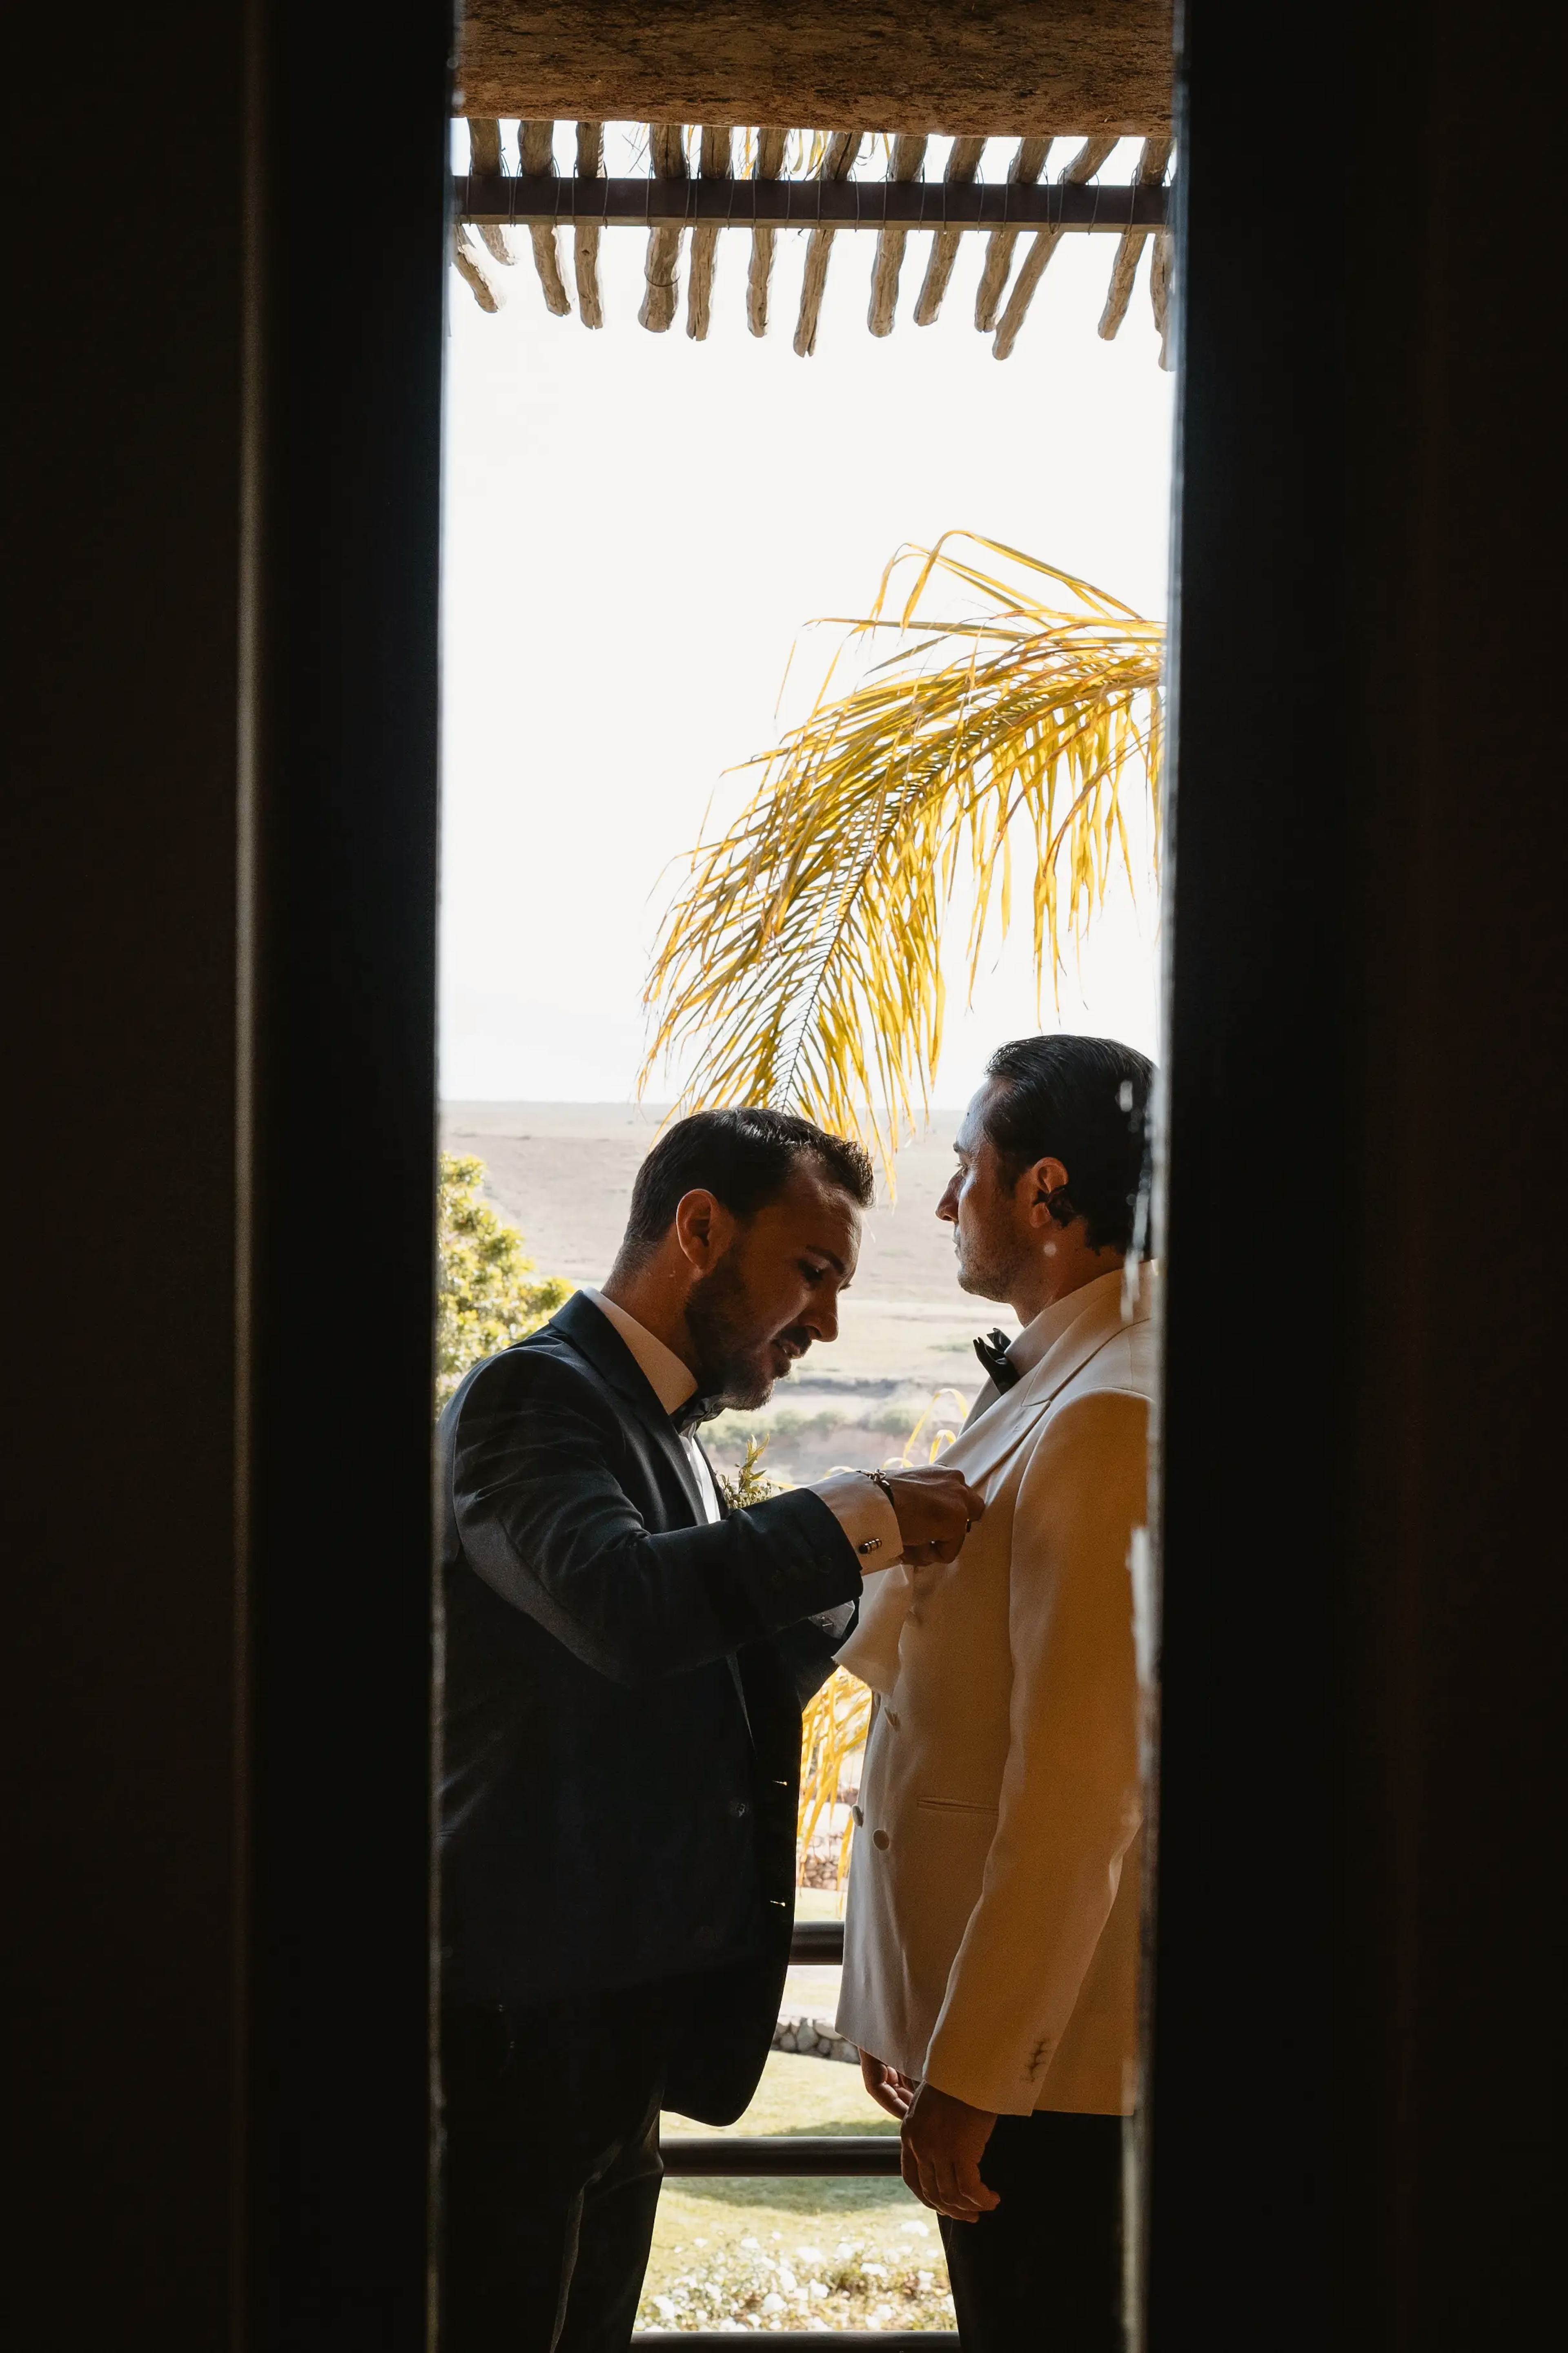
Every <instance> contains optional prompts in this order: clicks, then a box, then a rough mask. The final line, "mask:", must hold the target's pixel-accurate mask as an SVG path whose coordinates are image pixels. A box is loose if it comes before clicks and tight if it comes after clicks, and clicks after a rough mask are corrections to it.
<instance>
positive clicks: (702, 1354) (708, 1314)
mask: <svg viewBox="0 0 1568 2353" xmlns="http://www.w3.org/2000/svg"><path fill="white" fill-rule="evenodd" d="M686 1328H687V1330H688V1331H689V1333H690V1335H691V1337H692V1341H693V1343H694V1345H695V1346H696V1350H697V1358H698V1362H697V1389H698V1395H699V1397H700V1399H701V1401H702V1405H703V1408H704V1409H705V1411H704V1415H703V1419H710V1418H711V1415H712V1414H715V1413H719V1412H721V1411H722V1409H724V1407H726V1406H731V1407H733V1408H734V1409H736V1410H737V1411H739V1412H742V1413H746V1412H750V1411H751V1410H752V1408H753V1407H756V1406H759V1405H766V1403H767V1401H768V1399H769V1398H770V1397H771V1396H772V1395H773V1383H774V1382H775V1381H776V1380H777V1378H778V1374H777V1372H776V1371H775V1369H774V1367H773V1356H772V1349H773V1341H774V1340H775V1339H780V1340H785V1339H787V1340H788V1341H790V1342H791V1344H792V1345H794V1346H795V1348H796V1350H797V1351H798V1352H799V1354H801V1355H803V1356H804V1354H805V1350H806V1349H807V1348H808V1347H809V1346H810V1345H811V1335H810V1333H809V1332H804V1331H801V1330H799V1329H797V1328H795V1327H794V1326H792V1327H791V1329H790V1330H789V1331H787V1332H781V1333H772V1332H769V1333H759V1331H758V1330H757V1320H756V1310H755V1308H753V1307H752V1305H751V1303H750V1301H749V1299H748V1297H747V1293H746V1285H745V1280H744V1277H743V1276H742V1272H741V1270H740V1268H739V1267H738V1266H736V1265H735V1264H734V1262H733V1260H732V1258H724V1259H721V1260H720V1261H719V1264H718V1265H717V1266H716V1267H714V1268H713V1269H712V1271H710V1273H708V1274H705V1275H703V1276H702V1277H701V1278H700V1280H699V1281H698V1282H696V1283H695V1284H694V1285H693V1287H692V1290H691V1294H690V1296H689V1299H688V1300H687V1303H686Z"/></svg>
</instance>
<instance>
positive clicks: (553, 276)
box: [518, 122, 572, 319]
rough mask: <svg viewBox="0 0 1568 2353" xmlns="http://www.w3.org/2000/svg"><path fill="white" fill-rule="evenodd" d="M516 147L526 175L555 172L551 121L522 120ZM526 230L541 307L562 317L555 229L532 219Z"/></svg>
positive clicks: (565, 307)
mask: <svg viewBox="0 0 1568 2353" xmlns="http://www.w3.org/2000/svg"><path fill="white" fill-rule="evenodd" d="M518 150H519V153H520V155H521V161H522V169H523V174H524V176H525V177H526V178H528V179H531V180H547V179H551V178H552V177H553V176H554V172H555V125H554V123H553V122H525V123H523V124H522V125H521V129H520V132H519V137H518ZM528 234H529V238H530V241H531V244H532V247H533V266H534V268H535V269H536V270H537V271H538V272H539V283H540V285H541V287H542V289H543V292H544V307H545V309H546V310H547V311H551V312H552V315H553V316H554V317H555V318H557V319H564V318H565V317H566V315H567V313H568V312H569V311H570V310H571V308H572V304H571V301H570V299H569V298H568V296H567V292H566V287H565V283H564V281H563V279H562V276H561V256H560V254H559V253H558V252H557V251H556V247H555V231H554V230H553V229H552V228H551V227H547V225H546V224H545V223H544V222H543V221H535V222H534V223H533V224H532V226H531V228H530V229H529V232H528Z"/></svg>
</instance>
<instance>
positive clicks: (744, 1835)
mask: <svg viewBox="0 0 1568 2353" xmlns="http://www.w3.org/2000/svg"><path fill="white" fill-rule="evenodd" d="M439 1460H440V1480H441V1488H442V1492H443V1494H444V1499H445V1513H444V1517H445V1534H444V1541H443V1545H442V1579H441V1583H442V1614H443V1621H444V1651H445V1665H444V1689H445V1702H444V1710H443V1718H444V1720H443V1734H442V1738H443V1758H442V1786H441V1895H442V1939H441V1941H442V1950H443V1979H442V1982H443V1993H444V1996H445V1998H446V1999H447V2000H448V2001H455V2002H458V2003H471V2002H487V2003H488V2002H502V2001H504V2002H528V2001H536V2000H549V1999H552V1998H554V1997H558V1996H560V1995H562V1994H563V1993H571V1992H577V1991H581V1990H584V1989H587V1988H590V1987H599V1988H607V1987H615V1986H621V1985H637V1984H641V1983H646V1982H647V1981H648V1980H650V1979H653V1978H664V1977H670V1976H676V1975H679V1974H680V1973H683V1972H686V1971H689V1970H692V1969H702V1970H704V1971H706V1972H710V1978H709V1982H708V1983H707V1984H706V1985H705V1986H704V1988H703V1989H702V1990H703V2000H702V2003H701V2008H700V2013H699V2014H698V2015H695V2016H694V2017H693V2020H692V2028H693V2031H692V2034H691V2036H690V2037H689V2038H686V2037H682V2038H681V2047H680V2052H678V2062H677V2067H676V2072H675V2075H674V2077H673V2078H672V2082H671V2085H670V2091H669V2099H670V2104H671V2105H674V2106H678V2107H679V2108H681V2109H682V2110H683V2111H684V2112H685V2113H686V2114H689V2115H693V2116H702V2117H704V2118H706V2119H709V2120H710V2121H713V2122H725V2121H728V2120H730V2118H731V2117H732V2116H736V2115H738V2114H739V2113H740V2111H741V2109H742V2107H743V2106H744V2105H745V2103H746V2101H747V2100H748V2099H749V2098H750V2096H751V2093H752V2089H753V2088H754V2085H755V2083H756V2079H757V2076H758V2074H759V2073H761V2069H762V2063H763V2058H764V2056H765V2055H766V2052H767V2048H768V2044H769V2042H770V2039H771V2036H772V2031H773V2021H774V2019H775V2017H776V2015H777V2005H778V1997H779V1991H780V1988H781V1986H782V1983H783V1977H784V1968H785V1966H786V1964H787V1960H788V1951H789V1931H790V1925H791V1920H792V1916H793V1910H794V1884H795V1804H796V1793H797V1785H798V1778H799V1769H800V1711H801V1707H802V1705H803V1704H804V1702H805V1700H806V1699H807V1698H808V1697H809V1696H810V1694H811V1693H812V1692H813V1691H815V1690H816V1687H817V1685H818V1684H819V1683H821V1682H822V1681H823V1680H824V1679H825V1677H826V1674H827V1672H828V1671H829V1669H830V1668H831V1665H832V1662H833V1650H834V1647H835V1644H836V1642H837V1641H838V1640H841V1639H842V1637H841V1636H831V1635H829V1634H827V1633H826V1632H825V1631H823V1630H821V1629H820V1628H818V1627H816V1626H814V1625H812V1624H810V1623H809V1622H806V1621H808V1620H810V1619H811V1617H812V1616H813V1614H814V1613H816V1612H821V1611H825V1610H828V1609H834V1608H835V1607H837V1605H839V1604H841V1603H844V1602H847V1601H853V1600H855V1599H857V1598H858V1595H859V1592H860V1568H859V1563H858V1559H857V1557H856V1555H855V1550H854V1547H853V1546H852V1545H851V1544H850V1542H849V1540H848V1538H847V1536H846V1535H845V1534H844V1532H843V1530H842V1529H841V1527H840V1526H839V1525H838V1522H837V1519H836V1518H835V1517H834V1515H833V1514H832V1513H831V1512H830V1511H829V1510H828V1508H827V1506H826V1504H824V1503H823V1502H821V1500H820V1499H819V1498H818V1497H817V1496H816V1495H813V1494H810V1493H805V1492H804V1491H802V1492H800V1493H790V1494H784V1495H779V1496H776V1497H773V1499H771V1500H770V1501H768V1502H766V1503H763V1504H753V1505H752V1506H750V1507H749V1508H748V1509H747V1510H745V1511H743V1512H736V1513H732V1514H729V1515H728V1516H726V1517H725V1518H724V1519H723V1520H721V1522H720V1523H719V1524H718V1525H705V1524H704V1523H703V1520H702V1512H701V1505H700V1498H699V1494H698V1492H697V1485H696V1482H695V1479H694V1478H693V1475H692V1472H691V1466H690V1463H689V1460H688V1458H687V1456H686V1453H685V1451H684V1450H683V1448H682V1447H681V1444H680V1441H679V1438H678V1436H677V1435H676V1432H675V1429H674V1426H673V1424H672V1423H671V1421H670V1419H669V1417H668V1414H667V1413H666V1412H665V1410H664V1409H663V1407H662V1406H661V1405H660V1404H659V1402H658V1398H657V1397H656V1396H655V1394H654V1392H653V1390H652V1389H651V1388H650V1387H649V1386H648V1383H647V1380H646V1379H645V1377H644V1376H643V1374H642V1372H641V1370H640V1369H639V1367H638V1366H637V1362H636V1359H635V1358H634V1357H633V1356H632V1355H631V1353H630V1351H629V1350H628V1349H627V1348H626V1345H625V1343H624V1342H623V1341H622V1339H621V1338H620V1335H619V1334H618V1333H617V1332H616V1330H615V1327H614V1326H613V1325H612V1324H610V1322H609V1321H608V1319H607V1318H606V1317H605V1315H603V1314H601V1313H600V1311H599V1309H598V1308H597V1307H595V1305H594V1303H593V1302H592V1301H591V1300H587V1299H582V1298H574V1299H571V1300H569V1301H568V1302H567V1303H566V1305H565V1306H564V1307H563V1308H562V1310H561V1311H560V1313H559V1314H557V1315H556V1316H555V1317H554V1318H553V1320H552V1322H551V1323H550V1324H547V1325H546V1326H545V1327H544V1329H543V1330H542V1331H541V1332H537V1333H535V1334H534V1335H532V1336H531V1338H530V1339H527V1340H524V1341H521V1343H520V1344H519V1345H517V1346H516V1347H515V1348H510V1349H508V1350H507V1352H506V1353H505V1354H504V1355H503V1356H492V1357H490V1358H489V1360H488V1361H487V1362H486V1363H484V1364H482V1365H479V1366H476V1368H475V1369H474V1371H473V1372H471V1373H470V1374H469V1375H468V1378H467V1380H466V1381H465V1382H464V1383H463V1386H462V1387H461V1388H460V1389H459V1390H458V1394H457V1396H456V1397H455V1398H453V1399H452V1401H451V1403H450V1404H449V1405H448V1407H447V1410H446V1412H445V1413H444V1415H443V1416H442V1418H441V1425H440V1431H439Z"/></svg>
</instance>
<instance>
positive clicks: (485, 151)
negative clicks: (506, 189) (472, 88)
mask: <svg viewBox="0 0 1568 2353" xmlns="http://www.w3.org/2000/svg"><path fill="white" fill-rule="evenodd" d="M468 148H469V152H470V153H471V154H472V156H473V169H474V170H475V171H476V172H479V173H480V174H483V175H484V176H486V177H489V175H491V174H493V175H494V176H495V178H497V179H498V180H499V179H500V175H501V172H502V169H503V166H502V163H501V152H500V123H499V122H490V121H486V119H485V118H484V116H483V115H479V114H470V115H469V117H468ZM475 227H477V228H478V229H479V242H480V244H481V245H482V246H483V247H484V248H485V251H486V252H487V253H488V254H489V255H490V257H491V259H494V260H496V261H499V262H500V263H502V264H503V265H504V266H505V268H507V269H510V268H511V264H512V252H511V248H510V246H509V245H508V243H507V241H506V231H505V229H503V228H501V227H499V226H498V225H497V224H496V223H495V222H494V221H485V222H483V223H480V222H476V223H475Z"/></svg>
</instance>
